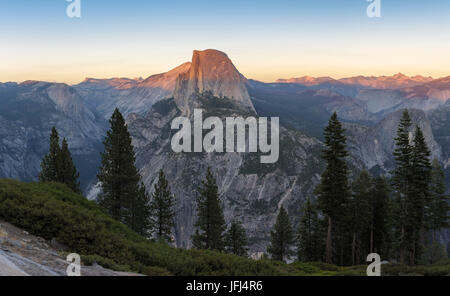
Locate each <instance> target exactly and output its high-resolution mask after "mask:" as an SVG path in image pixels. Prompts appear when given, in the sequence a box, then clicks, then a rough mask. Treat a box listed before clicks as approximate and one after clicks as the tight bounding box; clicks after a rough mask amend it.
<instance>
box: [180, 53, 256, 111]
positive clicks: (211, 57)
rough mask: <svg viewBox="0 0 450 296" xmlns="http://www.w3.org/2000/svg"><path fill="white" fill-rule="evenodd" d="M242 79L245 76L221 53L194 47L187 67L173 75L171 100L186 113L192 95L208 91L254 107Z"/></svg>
mask: <svg viewBox="0 0 450 296" xmlns="http://www.w3.org/2000/svg"><path fill="white" fill-rule="evenodd" d="M245 82H246V79H245V77H244V76H242V74H241V73H239V71H238V70H237V69H236V67H235V66H234V65H233V63H232V62H231V60H230V59H229V58H228V56H227V55H226V54H225V53H223V52H220V51H217V50H213V49H208V50H204V51H198V50H194V54H193V56H192V64H191V67H190V69H189V71H187V72H185V73H183V74H181V75H180V76H179V77H178V79H177V82H176V86H175V91H174V98H175V102H176V103H177V105H178V107H179V108H180V110H182V111H183V112H185V113H189V110H190V109H192V107H193V106H195V104H196V102H195V100H193V95H194V94H202V93H205V92H209V93H211V94H212V95H213V96H215V97H218V98H228V99H231V100H233V101H235V102H237V103H238V104H240V105H241V106H244V107H246V108H248V109H251V110H252V111H254V108H253V104H252V102H251V100H250V96H249V94H248V92H247V88H246V85H245Z"/></svg>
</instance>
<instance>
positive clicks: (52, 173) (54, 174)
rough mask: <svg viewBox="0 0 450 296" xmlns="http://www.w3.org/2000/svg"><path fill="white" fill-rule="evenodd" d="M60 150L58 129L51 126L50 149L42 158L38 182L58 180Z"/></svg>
mask: <svg viewBox="0 0 450 296" xmlns="http://www.w3.org/2000/svg"><path fill="white" fill-rule="evenodd" d="M60 150H61V148H60V147H59V136H58V131H57V130H56V128H55V127H53V128H52V132H51V135H50V149H49V151H48V153H47V154H46V155H45V156H44V158H43V159H42V163H41V168H42V171H41V173H40V174H39V181H40V182H58V178H59V176H58V171H59V168H58V164H59V154H60Z"/></svg>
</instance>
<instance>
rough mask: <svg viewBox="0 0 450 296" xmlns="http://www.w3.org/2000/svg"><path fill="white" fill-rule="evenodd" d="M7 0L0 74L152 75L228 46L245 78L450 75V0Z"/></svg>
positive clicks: (11, 77)
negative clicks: (72, 2) (71, 12)
mask: <svg viewBox="0 0 450 296" xmlns="http://www.w3.org/2000/svg"><path fill="white" fill-rule="evenodd" d="M369 4H370V3H369V2H367V1H366V0H277V1H266V0H258V1H256V0H222V1H215V0H209V1H204V0H166V1H154V0H120V1H116V0H81V18H79V19H76V18H73V19H71V18H68V17H67V15H66V7H67V6H68V5H69V3H68V2H66V0H0V81H1V82H5V81H23V80H27V79H35V80H46V81H61V82H67V83H78V82H80V81H82V80H83V79H84V78H85V77H96V78H109V77H140V76H142V77H147V76H149V75H151V74H155V73H160V72H165V71H167V70H169V69H171V68H173V67H175V66H177V65H179V64H181V63H183V62H185V61H188V60H190V59H191V55H192V50H194V49H207V48H214V49H219V50H221V51H224V52H226V53H227V54H228V56H229V57H230V58H231V59H232V60H233V62H234V64H235V65H236V67H237V68H238V69H239V70H240V72H242V73H243V74H244V75H245V76H246V77H248V78H253V79H258V80H262V81H274V80H276V79H277V78H290V77H299V76H304V75H311V76H332V77H335V78H340V77H344V76H353V75H359V74H362V75H384V74H385V75H392V74H395V73H398V72H402V73H404V74H407V75H415V74H422V75H431V76H433V77H442V76H448V75H450V1H449V0H432V1H425V0H381V4H382V5H381V16H382V17H381V18H369V17H367V15H366V8H367V6H368V5H369Z"/></svg>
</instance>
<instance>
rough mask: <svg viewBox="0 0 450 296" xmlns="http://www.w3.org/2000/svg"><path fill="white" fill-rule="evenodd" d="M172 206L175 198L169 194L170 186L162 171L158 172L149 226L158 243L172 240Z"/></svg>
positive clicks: (173, 215) (173, 214)
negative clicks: (150, 225)
mask: <svg viewBox="0 0 450 296" xmlns="http://www.w3.org/2000/svg"><path fill="white" fill-rule="evenodd" d="M174 205H175V198H174V196H173V195H172V193H171V192H170V186H169V183H168V182H167V179H166V176H165V175H164V172H163V170H160V171H159V177H158V182H157V183H156V184H155V190H154V192H153V194H152V201H151V203H150V211H151V224H152V226H153V229H154V235H155V236H156V238H157V240H159V241H166V242H170V241H171V239H172V228H173V226H174V217H175V212H174V210H173V208H174Z"/></svg>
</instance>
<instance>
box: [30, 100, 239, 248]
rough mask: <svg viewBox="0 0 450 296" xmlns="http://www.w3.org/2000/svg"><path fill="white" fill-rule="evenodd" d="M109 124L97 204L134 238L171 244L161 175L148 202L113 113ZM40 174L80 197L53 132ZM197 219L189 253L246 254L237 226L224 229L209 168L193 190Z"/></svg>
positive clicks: (167, 192) (171, 213)
mask: <svg viewBox="0 0 450 296" xmlns="http://www.w3.org/2000/svg"><path fill="white" fill-rule="evenodd" d="M109 124H110V128H109V130H108V131H107V133H106V137H105V140H104V141H103V144H104V151H103V152H102V153H101V166H100V169H99V172H98V174H97V178H98V180H99V182H100V184H101V193H100V194H99V196H98V197H97V202H98V203H99V205H100V206H102V207H103V208H104V209H105V211H106V212H107V213H108V214H109V215H110V216H111V217H113V218H114V219H115V220H118V221H120V222H122V223H124V224H125V225H127V226H129V227H130V228H131V229H132V230H134V231H135V232H137V233H138V234H140V235H142V236H144V237H147V238H152V239H155V240H157V241H161V242H166V243H171V242H173V233H172V231H173V228H174V221H175V214H176V213H175V197H174V195H173V194H172V193H171V189H170V185H169V182H168V180H167V178H166V176H165V174H164V172H163V170H160V171H159V175H158V179H157V182H156V183H155V185H154V190H153V193H152V194H151V196H149V195H148V193H147V190H146V188H145V186H144V184H143V182H142V180H141V176H140V174H139V172H138V170H137V168H136V166H135V160H136V157H135V152H134V150H133V146H132V139H131V135H130V133H129V132H128V128H127V125H126V123H125V120H124V118H123V116H122V114H121V113H120V111H119V110H118V109H117V108H116V109H115V110H114V112H113V114H112V116H111V118H110V120H109ZM41 168H42V170H41V173H40V175H39V180H40V181H41V182H59V183H63V184H65V185H67V186H68V187H69V188H71V189H72V190H74V191H75V192H77V193H80V189H79V182H78V178H79V173H78V172H77V170H76V167H75V165H74V164H73V162H72V157H71V154H70V151H69V149H68V145H67V141H66V139H64V140H63V142H62V147H60V145H59V136H58V132H57V130H56V129H55V128H52V132H51V136H50V148H49V152H48V153H47V154H46V155H45V156H44V158H43V160H42V163H41ZM197 214H198V219H197V222H196V224H195V226H196V228H197V231H196V232H195V234H194V235H193V236H192V241H193V245H194V247H196V248H199V249H211V250H220V251H226V252H229V253H233V254H236V255H246V254H247V248H246V244H247V242H246V241H247V238H246V234H245V230H244V228H243V227H242V224H241V223H240V222H238V221H232V222H231V225H230V227H229V229H228V230H227V229H226V224H225V220H224V216H223V210H222V206H221V203H220V197H219V193H218V187H217V184H216V180H215V178H214V177H213V175H212V173H211V170H210V168H208V169H207V171H206V178H205V180H204V181H202V183H201V186H200V187H199V188H198V194H197Z"/></svg>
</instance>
